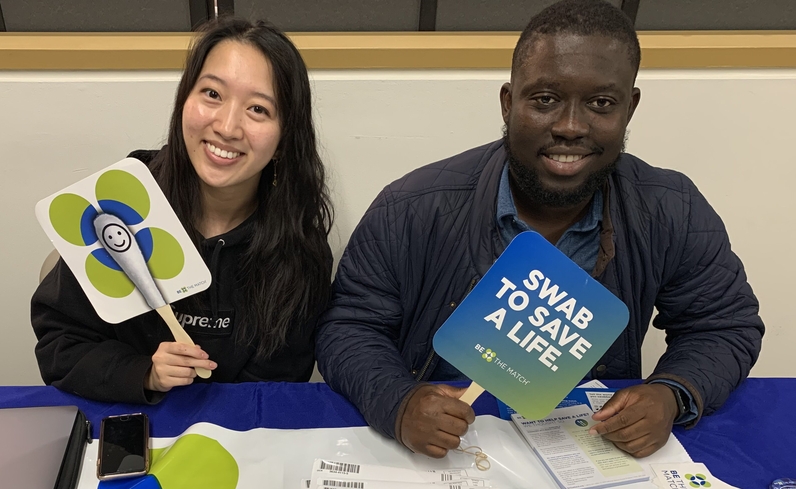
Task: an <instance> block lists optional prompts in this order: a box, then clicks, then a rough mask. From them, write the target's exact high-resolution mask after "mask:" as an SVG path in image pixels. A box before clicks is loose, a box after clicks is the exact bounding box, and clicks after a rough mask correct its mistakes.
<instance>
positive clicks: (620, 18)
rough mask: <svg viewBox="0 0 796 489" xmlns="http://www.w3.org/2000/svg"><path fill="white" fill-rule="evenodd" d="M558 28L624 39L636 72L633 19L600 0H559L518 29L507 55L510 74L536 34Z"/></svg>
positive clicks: (637, 59) (638, 51) (638, 56)
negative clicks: (511, 53) (515, 43)
mask: <svg viewBox="0 0 796 489" xmlns="http://www.w3.org/2000/svg"><path fill="white" fill-rule="evenodd" d="M560 32H564V33H568V34H576V35H580V36H594V35H598V36H605V37H609V38H611V39H616V40H617V41H620V42H622V43H624V44H625V46H627V50H628V53H629V54H630V62H631V63H633V69H634V70H635V71H636V73H638V68H639V65H640V64H641V47H640V46H639V44H638V36H636V30H635V28H634V27H633V23H632V22H631V21H630V18H629V17H628V16H627V15H625V13H624V12H622V11H621V10H619V9H618V8H616V7H615V6H613V5H611V4H610V3H608V2H605V1H603V0H563V1H561V2H558V3H555V4H553V5H551V6H549V7H547V8H546V9H544V10H542V11H541V12H539V13H538V14H536V15H535V16H534V17H533V18H532V19H531V21H530V22H529V23H528V25H527V26H526V27H525V30H523V31H522V35H521V36H520V40H519V41H517V47H515V48H514V55H513V56H512V59H511V73H512V75H513V74H514V71H515V70H516V69H517V68H519V67H520V65H522V62H523V61H524V58H525V56H526V55H527V53H528V49H529V48H530V47H531V45H532V44H533V42H534V41H535V40H536V38H537V37H538V36H540V35H550V34H558V33H560Z"/></svg>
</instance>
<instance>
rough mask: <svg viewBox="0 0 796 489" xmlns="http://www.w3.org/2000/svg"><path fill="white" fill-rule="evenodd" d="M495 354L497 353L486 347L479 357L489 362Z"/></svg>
mask: <svg viewBox="0 0 796 489" xmlns="http://www.w3.org/2000/svg"><path fill="white" fill-rule="evenodd" d="M496 356H497V353H495V352H493V351H492V350H490V349H489V348H487V349H486V351H485V352H484V353H482V354H481V358H483V359H484V360H486V361H487V362H491V361H492V360H494V358H495V357H496Z"/></svg>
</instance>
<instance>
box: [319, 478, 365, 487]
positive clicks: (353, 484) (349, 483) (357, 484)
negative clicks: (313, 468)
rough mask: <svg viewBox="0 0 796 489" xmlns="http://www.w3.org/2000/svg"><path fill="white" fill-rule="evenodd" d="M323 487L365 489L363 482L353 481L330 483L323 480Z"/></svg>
mask: <svg viewBox="0 0 796 489" xmlns="http://www.w3.org/2000/svg"><path fill="white" fill-rule="evenodd" d="M323 485H324V486H329V487H346V488H350V489H365V483H364V482H355V481H330V480H325V481H323Z"/></svg>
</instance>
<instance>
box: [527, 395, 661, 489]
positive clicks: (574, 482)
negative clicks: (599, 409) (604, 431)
mask: <svg viewBox="0 0 796 489" xmlns="http://www.w3.org/2000/svg"><path fill="white" fill-rule="evenodd" d="M592 414H594V412H593V411H592V410H591V409H589V407H588V406H585V405H577V406H571V407H566V408H559V409H555V410H554V411H553V413H552V414H551V415H550V416H549V417H547V418H545V419H542V420H539V421H530V420H527V419H525V418H523V417H522V416H520V415H519V414H514V415H512V420H513V421H514V422H515V423H516V424H517V426H518V427H520V429H521V432H522V434H523V436H524V437H525V439H526V440H527V441H528V443H529V444H530V445H531V446H532V447H533V450H534V451H535V452H536V453H537V455H538V456H539V458H540V459H541V460H542V463H543V464H544V465H545V466H546V467H547V468H548V469H549V470H550V472H551V473H552V474H553V475H554V477H555V478H556V480H557V481H558V483H559V485H560V486H561V487H563V488H566V489H585V488H599V487H610V486H614V485H620V484H628V483H632V482H641V481H645V480H648V479H649V476H648V475H647V474H646V473H645V472H644V469H643V468H642V467H641V465H640V464H639V462H638V461H637V460H636V459H634V458H633V457H632V456H630V455H628V454H627V453H625V452H623V451H621V450H619V449H618V448H616V446H614V444H613V443H611V442H610V441H608V440H606V439H605V438H603V437H601V436H599V435H591V434H589V430H590V429H591V427H592V426H594V425H596V424H598V423H597V422H596V421H594V420H592V419H591V416H592Z"/></svg>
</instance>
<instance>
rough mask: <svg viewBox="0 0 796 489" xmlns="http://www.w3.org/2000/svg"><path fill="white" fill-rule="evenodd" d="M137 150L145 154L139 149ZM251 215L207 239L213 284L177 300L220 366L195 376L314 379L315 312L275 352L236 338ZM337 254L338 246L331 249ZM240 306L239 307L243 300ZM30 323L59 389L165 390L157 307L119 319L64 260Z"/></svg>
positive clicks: (163, 331) (34, 303) (148, 399)
mask: <svg viewBox="0 0 796 489" xmlns="http://www.w3.org/2000/svg"><path fill="white" fill-rule="evenodd" d="M132 156H135V157H139V159H144V158H140V155H139V154H137V152H136V153H134V154H133V155H132ZM252 221H253V219H252V218H249V219H247V220H246V221H245V222H243V223H242V224H240V225H239V226H238V227H236V228H235V229H233V230H231V231H229V232H228V233H226V234H223V235H221V236H216V237H213V238H210V239H207V240H204V241H203V242H202V244H201V254H202V257H203V259H204V261H205V263H206V264H207V266H208V267H209V268H210V273H211V275H212V277H213V281H212V284H211V286H210V288H208V289H207V290H205V291H203V292H201V293H199V294H196V295H195V296H193V297H189V298H187V299H185V300H181V301H177V302H175V303H173V304H172V307H173V309H174V311H175V315H176V316H177V320H178V321H180V323H181V324H183V326H184V328H185V330H186V331H187V332H188V334H189V335H190V336H191V338H192V339H193V340H194V342H195V343H196V344H198V345H200V346H201V347H202V349H203V350H204V351H205V352H207V354H208V355H209V356H210V360H213V361H214V362H216V363H217V364H218V367H217V368H216V369H215V370H214V371H213V373H212V376H211V377H210V378H209V379H207V380H206V381H205V380H204V379H201V378H199V377H196V378H195V379H194V382H249V381H265V380H267V381H288V382H300V381H307V380H308V379H309V378H310V375H311V374H312V370H313V365H314V361H315V355H314V336H315V335H314V330H315V319H314V318H313V320H311V321H310V322H309V323H307V324H297V325H296V327H295V328H292V329H291V330H289V332H288V335H287V345H286V346H284V347H282V348H281V349H279V350H278V351H276V352H275V353H274V354H273V355H271V357H270V358H268V359H262V358H256V356H255V348H254V347H253V346H247V345H243V344H241V343H240V342H239V341H238V340H237V337H238V336H237V331H238V329H239V328H240V322H241V319H242V318H241V317H239V316H240V315H241V313H240V312H238V313H237V314H236V310H237V311H240V305H241V304H242V303H243V300H244V299H243V290H242V287H241V286H240V285H239V284H237V283H236V281H237V280H236V278H237V275H238V267H239V265H238V264H239V263H240V259H241V256H242V255H243V253H245V251H246V247H247V245H248V243H249V240H250V239H251V236H252V232H253V222H252ZM330 255H331V252H330ZM236 306H237V307H236ZM31 323H32V324H33V331H34V332H35V333H36V337H37V338H38V340H39V342H38V344H37V345H36V358H37V359H38V362H39V369H40V370H41V375H42V379H43V380H44V382H45V383H46V384H48V385H49V384H52V385H54V386H55V387H58V388H59V389H63V390H65V391H69V392H73V393H75V394H78V395H80V396H83V397H86V398H89V399H96V400H101V401H113V402H130V403H154V402H157V401H159V400H160V399H161V398H162V397H163V395H162V394H161V393H158V392H151V391H147V390H145V389H144V379H145V377H146V375H147V373H148V371H149V368H150V367H151V366H152V355H153V354H154V353H155V351H156V350H157V348H158V346H159V345H160V343H161V342H164V341H174V338H173V337H172V335H171V333H170V331H169V329H168V327H167V326H166V324H165V323H164V322H163V320H162V319H161V318H160V316H158V314H157V313H156V312H154V311H151V312H148V313H146V314H142V315H140V316H137V317H134V318H132V319H129V320H127V321H124V322H122V323H119V324H110V323H107V322H105V321H103V320H102V319H100V317H99V316H98V315H97V313H96V312H95V311H94V307H93V306H92V305H91V303H90V302H89V300H88V298H87V297H86V295H85V293H84V292H83V290H82V289H81V287H80V284H79V283H78V282H77V279H76V278H75V276H74V275H73V274H72V272H71V270H69V267H68V266H67V265H66V264H65V263H64V261H63V260H59V261H58V263H57V264H56V266H55V268H54V269H53V270H52V271H51V272H50V273H49V274H48V275H47V277H45V279H44V280H43V281H42V283H41V284H40V285H39V288H38V289H37V290H36V292H35V293H34V294H33V298H32V300H31Z"/></svg>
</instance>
